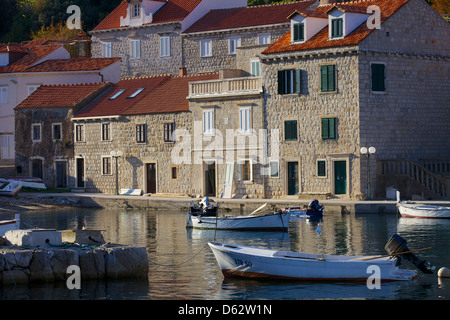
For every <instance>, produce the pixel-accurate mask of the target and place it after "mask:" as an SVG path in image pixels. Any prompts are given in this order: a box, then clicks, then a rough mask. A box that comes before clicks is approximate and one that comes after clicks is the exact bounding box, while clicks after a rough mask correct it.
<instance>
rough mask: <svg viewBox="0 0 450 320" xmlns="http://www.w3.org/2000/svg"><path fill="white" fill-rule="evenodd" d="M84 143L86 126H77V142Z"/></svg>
mask: <svg viewBox="0 0 450 320" xmlns="http://www.w3.org/2000/svg"><path fill="white" fill-rule="evenodd" d="M83 141H84V124H76V125H75V142H83Z"/></svg>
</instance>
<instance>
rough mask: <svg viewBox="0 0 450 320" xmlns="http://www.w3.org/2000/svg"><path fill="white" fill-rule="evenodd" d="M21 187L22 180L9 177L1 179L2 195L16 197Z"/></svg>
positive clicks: (0, 190) (0, 194)
mask: <svg viewBox="0 0 450 320" xmlns="http://www.w3.org/2000/svg"><path fill="white" fill-rule="evenodd" d="M21 189H22V183H21V182H18V181H12V180H8V179H0V196H9V197H15V196H17V194H18V193H19V192H20V190H21Z"/></svg>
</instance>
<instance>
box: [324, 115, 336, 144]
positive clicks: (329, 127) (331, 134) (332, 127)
mask: <svg viewBox="0 0 450 320" xmlns="http://www.w3.org/2000/svg"><path fill="white" fill-rule="evenodd" d="M330 139H336V118H322V140H330Z"/></svg>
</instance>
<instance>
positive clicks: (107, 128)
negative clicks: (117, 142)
mask: <svg viewBox="0 0 450 320" xmlns="http://www.w3.org/2000/svg"><path fill="white" fill-rule="evenodd" d="M110 140H111V123H102V141H110Z"/></svg>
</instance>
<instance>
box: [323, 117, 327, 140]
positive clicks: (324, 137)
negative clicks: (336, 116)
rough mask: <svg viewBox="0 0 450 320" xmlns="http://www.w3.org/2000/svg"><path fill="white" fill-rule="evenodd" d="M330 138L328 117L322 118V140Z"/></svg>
mask: <svg viewBox="0 0 450 320" xmlns="http://www.w3.org/2000/svg"><path fill="white" fill-rule="evenodd" d="M325 139H328V119H325V118H322V140H325Z"/></svg>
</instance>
